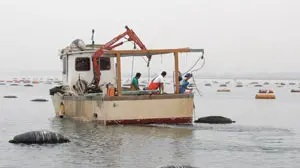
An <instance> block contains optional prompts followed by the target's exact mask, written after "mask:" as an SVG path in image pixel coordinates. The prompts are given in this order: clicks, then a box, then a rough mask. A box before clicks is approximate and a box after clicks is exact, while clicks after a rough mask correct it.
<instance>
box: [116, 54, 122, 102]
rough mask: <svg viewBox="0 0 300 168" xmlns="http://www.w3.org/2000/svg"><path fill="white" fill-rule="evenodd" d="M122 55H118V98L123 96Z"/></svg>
mask: <svg viewBox="0 0 300 168" xmlns="http://www.w3.org/2000/svg"><path fill="white" fill-rule="evenodd" d="M121 80H122V79H121V54H120V53H117V89H118V96H122V83H121Z"/></svg>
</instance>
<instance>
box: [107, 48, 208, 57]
mask: <svg viewBox="0 0 300 168" xmlns="http://www.w3.org/2000/svg"><path fill="white" fill-rule="evenodd" d="M175 52H178V53H181V52H204V50H203V49H190V48H178V49H157V50H109V51H104V55H103V57H116V55H117V54H118V53H119V54H120V55H121V57H128V56H147V55H161V54H171V53H175Z"/></svg>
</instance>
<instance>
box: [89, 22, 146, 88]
mask: <svg viewBox="0 0 300 168" xmlns="http://www.w3.org/2000/svg"><path fill="white" fill-rule="evenodd" d="M125 28H126V32H124V33H122V34H120V35H118V36H117V37H115V38H113V39H112V40H110V41H109V42H107V43H106V44H104V45H103V46H101V47H100V48H99V49H98V50H97V51H96V52H95V54H94V55H93V57H92V60H93V71H94V80H93V84H94V85H95V86H96V87H98V85H99V82H100V75H101V73H100V63H99V62H98V61H97V60H98V58H100V57H101V56H102V55H103V54H104V50H112V49H113V48H115V47H118V46H120V45H122V44H123V42H119V43H117V44H115V43H116V42H118V41H119V40H120V39H122V38H124V37H125V36H126V35H127V36H128V37H129V38H128V41H133V42H134V43H136V44H137V45H138V46H139V47H140V49H141V50H147V48H146V47H145V45H144V44H143V43H142V41H141V40H140V39H139V38H138V36H137V35H136V34H135V33H134V31H133V30H131V29H129V28H128V27H127V26H125ZM150 59H151V56H148V60H149V61H150Z"/></svg>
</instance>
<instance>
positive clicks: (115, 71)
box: [50, 26, 204, 125]
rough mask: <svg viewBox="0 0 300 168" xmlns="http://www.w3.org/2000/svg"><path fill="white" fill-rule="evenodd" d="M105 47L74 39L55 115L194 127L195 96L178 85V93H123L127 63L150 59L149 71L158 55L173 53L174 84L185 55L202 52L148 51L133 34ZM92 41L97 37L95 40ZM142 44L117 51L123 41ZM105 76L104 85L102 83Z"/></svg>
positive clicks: (66, 52)
mask: <svg viewBox="0 0 300 168" xmlns="http://www.w3.org/2000/svg"><path fill="white" fill-rule="evenodd" d="M125 28H126V31H125V32H124V33H122V34H120V35H118V36H117V37H115V38H113V39H112V40H111V41H109V42H107V43H106V44H104V45H100V44H95V43H94V41H92V44H87V45H86V44H85V43H84V42H83V41H82V40H80V39H77V40H74V41H73V42H72V43H71V45H70V46H68V47H66V48H64V49H62V50H60V52H59V58H60V60H61V61H62V64H63V68H62V82H63V84H62V85H61V86H56V87H53V88H51V89H50V95H51V99H52V103H53V106H54V109H55V114H56V115H57V116H60V117H67V118H72V119H75V120H84V121H93V122H97V123H100V124H103V125H111V124H180V123H184V124H192V121H193V112H194V95H193V94H192V93H191V94H179V81H175V92H173V93H167V94H164V93H161V92H159V90H137V91H128V90H123V89H122V72H121V66H122V62H121V60H122V58H124V57H132V56H133V57H147V58H148V61H147V66H148V65H149V64H150V60H151V58H152V57H155V56H164V55H165V54H174V67H175V68H174V69H175V70H174V71H175V79H179V66H178V65H179V59H178V57H179V56H180V55H181V53H189V52H194V53H199V55H200V56H201V55H202V57H203V55H204V50H203V49H190V48H178V49H151V50H150V49H147V48H146V47H145V45H144V44H143V43H142V42H141V40H140V39H139V38H138V37H137V35H136V34H135V33H134V32H133V30H132V29H129V28H128V27H127V26H126V27H125ZM92 37H93V35H92ZM124 37H127V38H126V39H127V40H130V41H131V42H134V46H135V45H136V44H137V45H138V46H139V48H140V50H114V48H115V47H117V46H120V45H122V44H123V42H120V43H117V42H118V41H119V40H121V39H122V38H124ZM100 76H101V80H100Z"/></svg>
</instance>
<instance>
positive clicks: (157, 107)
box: [52, 94, 194, 125]
mask: <svg viewBox="0 0 300 168" xmlns="http://www.w3.org/2000/svg"><path fill="white" fill-rule="evenodd" d="M52 99H53V105H54V106H56V107H55V110H56V111H57V112H56V115H59V114H61V113H60V112H59V109H60V108H59V105H60V102H63V103H64V114H65V116H66V117H70V118H73V119H78V120H84V121H97V122H99V123H101V124H104V125H110V124H151V123H156V124H181V123H184V124H191V123H192V120H193V110H194V108H193V106H194V104H193V103H194V102H193V95H174V94H170V95H140V96H120V97H117V96H116V97H105V98H101V97H100V96H92V97H88V96H64V97H61V96H58V95H57V94H54V96H52Z"/></svg>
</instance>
